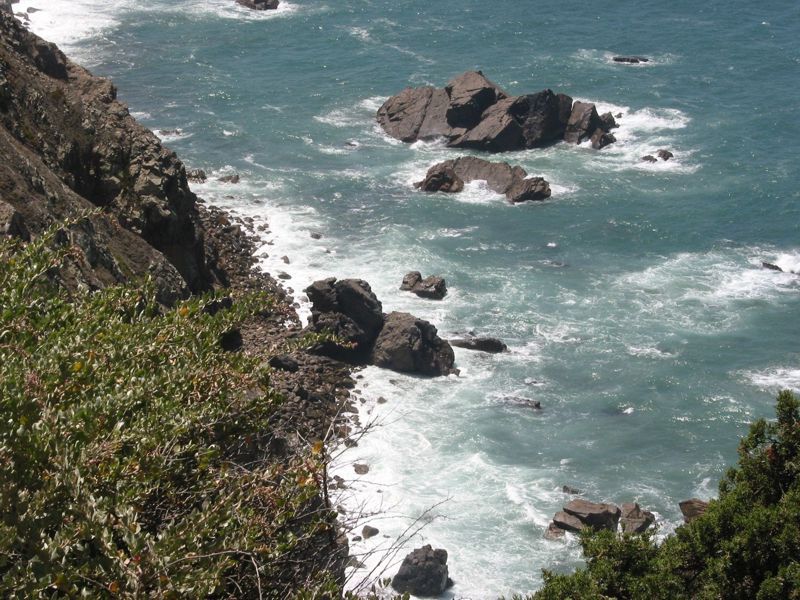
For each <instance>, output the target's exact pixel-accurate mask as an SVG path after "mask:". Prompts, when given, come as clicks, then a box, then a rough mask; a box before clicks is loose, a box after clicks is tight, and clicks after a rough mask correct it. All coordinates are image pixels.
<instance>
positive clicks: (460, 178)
mask: <svg viewBox="0 0 800 600" xmlns="http://www.w3.org/2000/svg"><path fill="white" fill-rule="evenodd" d="M470 181H485V182H486V185H487V186H488V187H489V189H491V190H492V191H494V192H497V193H498V194H505V196H506V198H508V199H509V200H510V201H511V202H514V203H516V202H524V201H528V200H546V199H547V198H549V197H550V194H551V192H550V184H549V183H547V181H545V180H544V179H543V178H541V177H528V173H527V172H526V171H525V169H523V168H522V167H519V166H514V167H512V166H511V165H509V164H508V163H506V162H490V161H488V160H484V159H482V158H477V157H474V156H462V157H460V158H456V159H454V160H446V161H444V162H441V163H438V164H436V165H433V166H432V167H431V168H430V169H428V173H427V175H426V176H425V179H424V180H422V181H419V182H417V183H415V184H414V186H415V187H417V188H419V189H422V190H425V191H428V192H436V191H446V192H451V193H455V192H460V191H462V190H463V189H464V183H468V182H470ZM439 186H441V187H439Z"/></svg>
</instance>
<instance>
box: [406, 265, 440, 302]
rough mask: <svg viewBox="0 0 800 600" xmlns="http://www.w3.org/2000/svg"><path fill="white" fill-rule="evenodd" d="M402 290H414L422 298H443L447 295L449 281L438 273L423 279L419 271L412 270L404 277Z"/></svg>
mask: <svg viewBox="0 0 800 600" xmlns="http://www.w3.org/2000/svg"><path fill="white" fill-rule="evenodd" d="M400 290H401V291H403V292H412V293H414V294H416V295H417V296H419V297H420V298H429V299H431V300H441V299H442V298H444V297H445V296H446V295H447V282H445V280H444V279H443V278H442V277H439V276H438V275H431V276H429V277H425V278H424V279H423V278H422V274H421V273H420V272H419V271H411V272H409V273H406V275H405V277H403V283H401V284H400Z"/></svg>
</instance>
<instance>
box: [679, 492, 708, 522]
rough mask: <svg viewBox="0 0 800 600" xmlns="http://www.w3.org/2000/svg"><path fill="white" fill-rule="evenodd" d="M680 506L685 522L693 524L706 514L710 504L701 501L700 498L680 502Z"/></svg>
mask: <svg viewBox="0 0 800 600" xmlns="http://www.w3.org/2000/svg"><path fill="white" fill-rule="evenodd" d="M678 506H679V507H680V509H681V513H682V514H683V520H684V521H685V522H686V523H691V522H692V521H694V520H695V519H696V518H698V517H700V516H702V515H703V514H704V513H705V512H706V509H708V502H706V501H704V500H700V499H699V498H690V499H689V500H684V501H683V502H680V503H679V504H678Z"/></svg>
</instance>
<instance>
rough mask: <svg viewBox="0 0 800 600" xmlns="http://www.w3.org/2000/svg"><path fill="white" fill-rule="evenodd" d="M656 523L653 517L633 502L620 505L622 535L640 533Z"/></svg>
mask: <svg viewBox="0 0 800 600" xmlns="http://www.w3.org/2000/svg"><path fill="white" fill-rule="evenodd" d="M655 522H656V518H655V515H653V513H651V512H650V511H649V510H642V508H641V507H640V506H639V505H638V504H637V503H635V502H626V503H624V504H623V505H622V514H621V516H620V524H621V525H622V533H642V532H644V531H647V529H648V528H649V527H650V526H651V525H652V524H653V523H655Z"/></svg>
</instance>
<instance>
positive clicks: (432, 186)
mask: <svg viewBox="0 0 800 600" xmlns="http://www.w3.org/2000/svg"><path fill="white" fill-rule="evenodd" d="M414 187H416V188H418V189H420V190H422V191H424V192H445V193H448V194H457V193H458V192H460V191H462V190H463V189H464V180H463V179H461V178H460V177H459V176H458V175H457V174H456V172H455V171H454V170H453V167H452V166H450V165H444V164H443V163H442V164H440V165H434V166H433V167H431V168H430V169H428V173H427V174H426V175H425V179H423V180H422V181H418V182H417V183H415V184H414Z"/></svg>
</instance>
